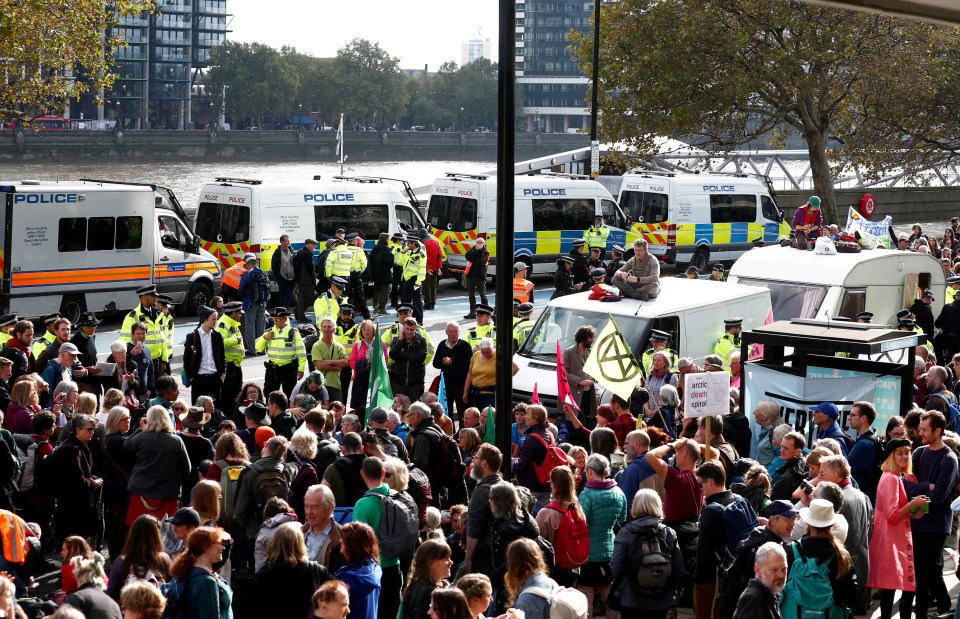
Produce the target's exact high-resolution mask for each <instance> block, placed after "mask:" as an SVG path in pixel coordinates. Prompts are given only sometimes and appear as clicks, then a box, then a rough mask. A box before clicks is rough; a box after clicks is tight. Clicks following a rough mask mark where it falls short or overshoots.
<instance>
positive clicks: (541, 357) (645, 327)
mask: <svg viewBox="0 0 960 619" xmlns="http://www.w3.org/2000/svg"><path fill="white" fill-rule="evenodd" d="M589 296H590V295H589V294H588V293H586V292H582V293H578V294H571V295H566V296H563V297H558V298H556V299H553V300H551V301H550V303H549V304H548V305H547V308H546V310H544V312H543V314H542V315H541V316H540V318H539V319H538V320H537V324H536V325H535V326H534V328H533V331H531V332H530V335H529V337H527V339H526V341H525V342H524V344H523V346H522V347H521V348H520V350H519V351H517V353H516V354H515V355H514V357H513V361H514V363H516V364H517V365H518V366H519V367H520V371H519V372H517V374H516V375H515V376H514V378H513V401H514V402H529V401H530V398H531V395H532V394H533V387H534V385H537V391H538V393H539V396H540V400H541V401H542V402H543V403H544V405H545V406H546V407H547V409H548V410H549V409H551V408H556V405H557V340H560V348H561V349H566V348H568V347H569V346H572V345H573V344H574V339H573V338H574V335H575V334H576V332H577V328H578V327H580V326H583V325H592V326H593V327H594V328H595V329H596V330H597V333H599V332H600V331H602V330H603V328H604V327H605V326H606V324H607V319H608V317H610V316H612V317H613V319H614V320H615V321H616V323H617V327H619V329H620V332H621V333H622V334H623V337H624V340H625V341H626V343H627V345H628V346H630V348H631V350H632V351H633V357H634V359H636V361H637V363H638V364H639V363H640V358H641V357H642V355H643V353H644V351H646V350H647V349H649V348H650V343H649V336H650V330H651V329H658V330H660V331H666V332H668V333H671V334H672V337H671V340H670V342H669V344H668V348H670V349H671V350H675V351H677V354H678V355H679V356H681V357H690V358H692V359H693V360H694V362H695V363H697V365H699V366H701V367H702V366H703V359H704V357H706V356H707V355H709V354H712V353H713V348H714V346H715V345H716V343H717V341H718V340H719V339H720V336H722V335H723V333H724V331H723V320H724V318H733V317H742V318H743V329H744V331H746V330H749V329H753V328H755V327H759V326H761V325H763V323H764V320H765V319H766V317H767V313H768V312H769V311H770V293H769V292H768V291H767V290H765V289H763V288H756V287H750V286H739V285H736V284H730V283H721V282H710V281H706V280H697V279H693V280H692V279H681V278H676V277H669V278H664V279H661V280H660V296H658V297H657V298H656V299H653V300H651V301H636V300H633V299H623V300H622V301H619V302H616V303H604V302H602V301H591V300H590V299H589V298H588V297H589ZM597 389H598V391H597V396H598V398H599V401H606V400H608V399H609V394H608V393H606V391H605V390H604V389H603V386H602V385H600V384H599V383H598V384H597Z"/></svg>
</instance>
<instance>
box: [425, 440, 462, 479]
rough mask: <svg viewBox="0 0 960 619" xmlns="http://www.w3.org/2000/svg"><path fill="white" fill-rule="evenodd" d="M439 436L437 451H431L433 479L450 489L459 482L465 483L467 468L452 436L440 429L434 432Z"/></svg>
mask: <svg viewBox="0 0 960 619" xmlns="http://www.w3.org/2000/svg"><path fill="white" fill-rule="evenodd" d="M433 434H435V435H436V436H437V439H436V445H435V448H436V451H434V450H431V455H432V456H433V457H431V458H430V460H431V461H432V462H433V471H432V472H433V475H431V476H430V477H431V479H432V480H435V481H437V482H439V483H440V484H441V485H443V486H444V487H450V486H452V485H453V484H454V483H456V482H458V481H463V475H464V473H465V472H466V467H464V465H463V457H462V456H461V455H460V447H459V446H458V445H457V441H455V440H454V439H453V437H452V436H450V435H448V434H447V433H446V432H444V431H443V430H441V429H440V428H436V429H435V430H434V432H433Z"/></svg>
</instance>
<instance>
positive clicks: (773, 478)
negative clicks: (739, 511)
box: [767, 423, 793, 484]
mask: <svg viewBox="0 0 960 619" xmlns="http://www.w3.org/2000/svg"><path fill="white" fill-rule="evenodd" d="M791 432H793V426H791V425H790V424H789V423H781V424H780V425H778V426H777V427H775V428H774V429H773V432H772V433H771V434H773V439H772V441H771V442H772V444H773V449H774V453H775V455H774V457H773V460H771V461H770V464H768V465H767V473H768V474H769V475H770V483H772V484H775V483H777V481H779V479H780V475H779V474H778V473H777V471H778V470H779V469H780V467H782V466H783V465H784V464H786V462H784V461H783V459H782V458H781V457H780V445H781V444H783V437H785V436H786V435H787V434H789V433H791Z"/></svg>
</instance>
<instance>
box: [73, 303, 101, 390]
mask: <svg viewBox="0 0 960 619" xmlns="http://www.w3.org/2000/svg"><path fill="white" fill-rule="evenodd" d="M100 322H101V321H99V320H97V315H96V314H94V313H93V312H84V313H82V314H80V320H78V321H77V331H76V333H74V334H73V337H71V338H70V341H71V342H72V343H73V345H74V346H76V347H77V350H79V351H80V353H79V354H78V355H77V362H78V363H79V364H80V365H82V366H83V367H84V369H86V370H87V375H86V376H84V377H83V378H82V379H80V380H77V386H78V387H79V388H80V391H81V393H92V394H94V395H95V396H97V398H98V399H99V398H100V391H101V388H100V385H101V384H100V380H99V379H98V378H97V377H96V375H97V374H99V373H100V370H98V369H97V344H96V331H97V325H99V324H100Z"/></svg>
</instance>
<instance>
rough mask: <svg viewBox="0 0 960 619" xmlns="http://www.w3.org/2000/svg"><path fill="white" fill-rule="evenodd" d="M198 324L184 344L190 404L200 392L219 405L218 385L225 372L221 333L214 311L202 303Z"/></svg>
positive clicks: (194, 402) (225, 365)
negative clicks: (217, 327) (218, 329)
mask: <svg viewBox="0 0 960 619" xmlns="http://www.w3.org/2000/svg"><path fill="white" fill-rule="evenodd" d="M197 314H198V315H199V317H200V326H198V327H197V328H196V329H195V330H194V331H191V332H190V333H187V338H186V340H185V341H184V344H183V371H184V373H185V374H186V375H187V378H188V379H189V380H190V399H191V400H192V403H193V404H196V403H197V398H198V397H199V396H201V395H208V396H210V397H211V398H213V399H214V401H215V402H217V408H221V409H222V408H223V407H222V406H221V405H220V404H219V400H220V388H221V386H222V385H223V379H224V376H226V371H227V360H226V356H225V354H224V350H223V336H222V335H220V332H219V331H217V329H216V326H217V311H216V310H215V309H213V308H212V307H207V306H206V305H203V306H201V307H200V309H199V310H198V312H197Z"/></svg>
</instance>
